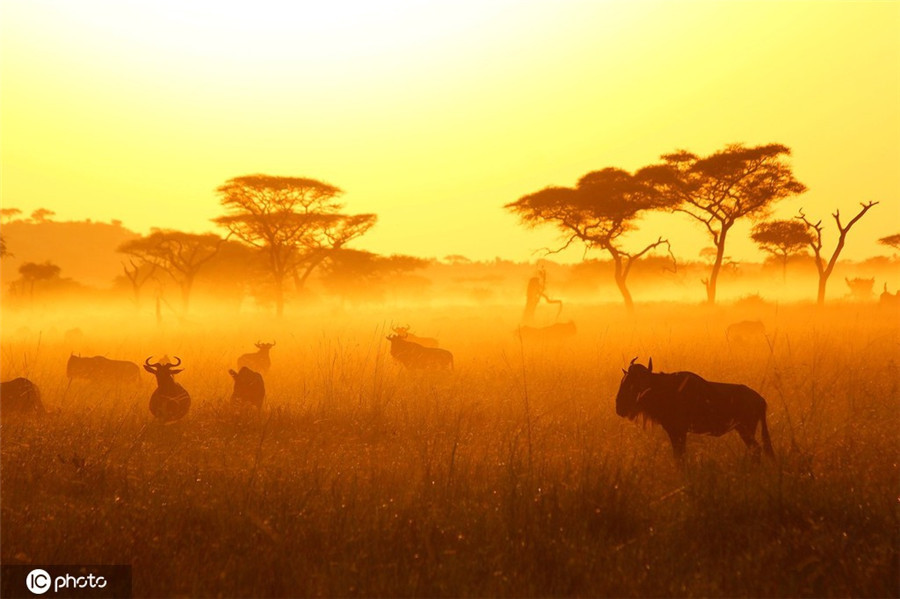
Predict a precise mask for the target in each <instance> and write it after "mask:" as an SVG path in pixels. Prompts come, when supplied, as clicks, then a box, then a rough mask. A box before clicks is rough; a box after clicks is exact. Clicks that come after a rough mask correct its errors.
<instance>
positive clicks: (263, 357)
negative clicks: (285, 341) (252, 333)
mask: <svg viewBox="0 0 900 599" xmlns="http://www.w3.org/2000/svg"><path fill="white" fill-rule="evenodd" d="M254 345H255V346H256V351H255V352H253V353H252V354H244V355H242V356H241V357H240V358H238V360H237V365H238V368H239V369H240V368H245V367H246V368H249V369H250V370H253V371H255V372H261V373H262V374H265V373H267V372H269V367H270V366H272V360H271V359H270V358H269V350H270V349H272V348H273V347H275V342H274V341H273V342H272V343H260V342H259V341H257V342H256V343H255V344H254Z"/></svg>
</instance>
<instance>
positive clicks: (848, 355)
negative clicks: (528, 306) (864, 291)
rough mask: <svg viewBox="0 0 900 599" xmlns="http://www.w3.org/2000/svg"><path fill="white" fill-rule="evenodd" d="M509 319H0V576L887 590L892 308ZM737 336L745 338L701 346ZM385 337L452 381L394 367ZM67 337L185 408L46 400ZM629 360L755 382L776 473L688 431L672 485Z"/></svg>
mask: <svg viewBox="0 0 900 599" xmlns="http://www.w3.org/2000/svg"><path fill="white" fill-rule="evenodd" d="M198 312H201V311H199V310H198ZM520 314H521V308H520V307H510V308H508V309H505V308H500V307H493V308H474V307H447V308H438V307H431V308H421V309H418V310H415V311H411V310H410V311H407V312H405V313H402V314H396V313H394V314H386V313H385V312H384V311H383V310H382V311H378V310H375V309H360V310H354V311H346V312H321V313H316V312H310V313H308V314H305V315H296V316H291V317H286V318H285V319H284V320H283V321H281V322H274V321H271V320H267V319H266V320H264V319H262V318H259V319H257V320H254V319H252V318H251V317H247V318H246V319H237V320H234V321H231V322H227V323H226V322H209V323H204V322H203V320H202V318H198V320H197V321H195V322H194V323H193V324H191V325H190V326H185V327H181V328H179V327H176V326H174V325H170V326H169V327H167V328H164V329H162V330H158V329H154V328H148V329H147V330H145V331H141V330H140V327H136V326H135V325H134V324H133V323H129V322H127V321H126V320H124V319H121V320H120V319H118V317H115V316H108V317H104V318H102V319H101V318H98V319H96V321H95V322H94V323H93V324H90V323H87V324H85V323H84V322H83V321H81V324H79V325H78V326H80V327H81V329H82V331H83V333H84V337H83V339H82V338H80V337H79V338H78V339H77V340H76V341H73V338H72V337H70V338H68V339H64V337H63V335H62V333H61V331H64V330H65V329H66V325H64V324H60V325H58V326H57V327H56V329H55V332H52V331H50V330H49V329H47V330H45V329H43V328H41V326H40V325H38V324H34V322H33V321H32V323H31V324H30V325H29V329H28V330H24V329H23V330H18V331H17V328H18V327H17V326H16V325H18V324H20V323H18V322H17V321H16V318H17V317H15V316H7V315H5V319H6V320H5V322H4V327H3V339H2V368H3V379H4V380H8V379H10V378H13V377H15V376H28V377H29V378H31V379H32V380H33V381H34V382H36V383H37V385H38V386H39V387H40V389H41V391H42V395H43V399H44V403H45V405H46V407H47V409H48V410H49V411H50V413H49V414H48V415H47V416H46V417H44V418H42V419H23V418H18V419H14V418H6V419H5V420H4V422H3V425H2V489H0V492H2V556H0V557H2V560H3V562H4V563H32V564H65V563H85V564H132V565H133V576H134V579H133V581H134V593H135V596H138V597H167V596H196V597H231V596H235V597H287V596H391V597H397V596H426V597H434V596H490V597H509V596H516V597H535V596H590V597H598V596H707V597H709V596H713V597H718V596H773V597H800V596H816V597H819V596H858V597H885V596H897V595H898V594H900V588H898V587H900V583H898V576H900V571H898V536H900V506H898V491H900V467H898V464H900V436H898V434H897V431H898V424H900V416H898V414H900V412H898V407H900V368H898V362H900V335H898V319H897V316H896V313H895V312H885V311H882V310H879V309H878V307H877V306H876V305H874V304H866V305H863V304H859V305H851V304H844V305H839V306H834V307H828V308H826V309H824V310H816V309H814V308H813V307H811V306H808V305H794V306H781V307H775V306H772V305H765V306H755V307H753V309H752V310H750V309H739V308H729V307H720V308H715V309H709V308H703V307H698V306H692V305H686V304H685V305H674V304H660V305H642V306H638V308H637V312H636V314H635V316H634V317H633V318H629V317H628V316H627V315H626V313H625V312H624V310H623V309H621V308H619V307H618V306H597V305H581V306H575V307H574V308H572V311H571V312H570V314H571V316H572V317H573V318H574V320H575V321H576V323H577V324H578V334H577V335H576V336H575V337H574V338H573V339H572V340H571V341H568V342H566V343H560V344H554V345H547V346H543V347H535V346H527V345H526V346H522V345H521V344H520V343H519V342H518V340H517V339H516V337H515V336H514V335H513V330H514V328H515V326H516V322H517V320H518V317H519V316H520ZM748 317H750V318H760V319H761V320H763V321H764V322H765V325H766V328H767V331H768V335H767V338H752V339H747V340H743V341H734V340H732V341H729V340H727V339H726V336H725V329H726V327H727V325H728V324H729V323H732V322H735V321H738V320H742V319H744V318H748ZM397 318H399V319H401V320H403V321H404V323H403V324H406V322H405V321H412V322H411V324H412V326H413V332H415V333H418V334H420V335H427V336H436V337H439V338H440V340H441V345H442V346H443V347H446V348H448V349H450V350H451V351H452V352H453V354H454V356H455V370H454V371H453V372H452V373H449V374H437V373H434V374H425V373H409V372H406V371H404V370H403V368H402V367H400V366H399V365H398V364H396V363H395V362H394V361H393V360H392V358H391V357H390V355H389V344H388V342H387V341H386V340H385V335H386V334H388V333H390V324H391V322H392V319H394V320H393V322H394V323H395V324H396V323H397V321H396V319H397ZM73 320H77V319H74V318H73ZM71 326H74V325H71ZM260 339H262V340H264V341H265V340H272V339H274V340H276V341H277V345H276V347H274V348H273V350H272V363H273V366H272V370H271V372H270V373H269V374H268V375H267V376H266V386H267V391H268V395H267V398H266V404H265V407H264V409H263V411H262V412H261V413H258V414H257V413H255V412H246V411H235V410H234V409H233V408H232V407H231V406H230V405H229V400H228V398H229V395H230V392H231V379H230V377H229V376H228V374H227V372H226V369H227V368H229V367H234V362H235V359H236V357H237V356H238V355H239V354H241V353H244V352H247V351H250V350H252V349H253V348H252V343H253V342H254V341H257V340H260ZM76 342H77V343H78V344H79V351H82V352H83V354H84V355H94V354H102V355H106V356H107V357H110V358H118V359H129V360H132V361H135V362H142V361H143V360H144V358H146V357H147V356H149V355H154V356H155V358H156V359H158V358H159V357H160V356H162V355H163V354H167V355H169V356H179V357H180V358H182V360H183V367H184V368H185V370H184V372H183V373H182V374H180V375H178V377H177V379H176V380H178V381H179V382H180V383H181V384H183V385H184V386H185V387H186V388H187V389H188V390H189V391H190V393H191V395H192V398H193V404H192V407H191V411H190V413H189V414H188V416H187V417H186V418H185V419H184V420H182V421H179V422H177V423H175V424H172V425H168V426H164V425H160V424H158V423H156V422H154V421H153V419H152V417H151V416H150V414H149V411H148V408H147V404H148V399H149V395H150V393H151V391H152V389H153V388H154V385H153V382H152V377H151V376H150V375H149V374H147V373H144V372H143V371H142V377H143V380H142V384H141V386H140V387H138V388H105V389H97V388H92V387H90V386H87V385H85V384H84V383H81V382H78V381H76V382H75V383H73V384H72V386H71V388H69V389H68V390H67V389H66V385H67V379H66V377H65V362H66V359H67V358H68V356H69V353H70V351H72V350H73V349H74V348H73V347H72V345H73V343H76ZM635 356H638V357H639V360H640V361H641V362H642V363H646V359H647V357H648V356H652V357H653V360H654V367H655V369H656V370H661V371H676V370H691V371H694V372H697V373H698V374H700V375H702V376H704V377H706V378H708V379H712V380H722V381H729V382H737V383H744V384H747V385H749V386H751V387H753V388H754V389H756V390H757V391H759V392H760V393H761V394H762V395H763V396H764V397H765V398H766V399H767V401H768V405H769V412H768V418H769V428H770V431H771V434H772V440H773V444H774V446H775V452H776V457H775V459H774V460H765V459H763V461H762V463H760V464H755V463H754V462H753V460H752V459H750V457H749V456H748V455H747V452H746V450H745V448H744V445H743V444H742V442H741V441H740V438H739V437H738V435H737V434H735V433H730V434H728V435H726V436H724V437H721V438H708V437H699V436H689V437H688V457H687V460H686V462H685V464H684V465H683V466H682V467H679V466H678V464H676V462H675V461H674V460H673V458H672V454H671V448H670V445H669V442H668V439H667V438H666V435H665V433H664V432H663V431H662V429H660V428H659V427H654V426H650V425H647V426H642V424H641V423H640V422H637V423H636V422H631V421H628V420H625V419H622V418H619V417H618V416H616V413H615V405H614V403H615V402H614V400H615V395H616V391H617V389H618V384H619V381H620V379H621V376H622V370H621V369H622V368H624V367H626V366H627V364H628V362H629V361H630V360H631V358H633V357H635Z"/></svg>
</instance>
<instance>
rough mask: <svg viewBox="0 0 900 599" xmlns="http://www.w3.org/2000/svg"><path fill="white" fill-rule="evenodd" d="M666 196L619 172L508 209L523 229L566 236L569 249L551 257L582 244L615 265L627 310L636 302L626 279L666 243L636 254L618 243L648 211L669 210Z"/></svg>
mask: <svg viewBox="0 0 900 599" xmlns="http://www.w3.org/2000/svg"><path fill="white" fill-rule="evenodd" d="M669 202H670V201H669V200H668V198H667V196H665V195H663V194H661V193H659V192H658V191H657V190H656V189H655V188H654V187H652V186H650V185H648V184H647V183H646V182H645V181H644V180H643V179H641V178H639V177H636V176H633V175H632V174H631V173H629V172H628V171H625V170H622V169H618V168H606V169H603V170H599V171H593V172H590V173H588V174H586V175H584V176H583V177H582V178H581V179H580V180H579V181H578V183H577V185H576V186H575V187H574V188H570V187H547V188H545V189H542V190H541V191H538V192H535V193H532V194H529V195H526V196H523V197H521V198H519V199H518V200H516V201H515V202H511V203H509V204H506V206H505V208H506V209H507V210H510V211H511V212H513V213H515V214H517V215H518V216H519V218H520V219H521V221H522V223H523V224H525V225H527V226H529V227H535V226H538V225H544V224H550V225H553V226H555V227H556V228H557V229H559V230H560V231H562V232H563V233H564V234H565V243H564V244H563V245H562V246H561V247H560V248H557V249H555V250H550V249H547V250H546V252H547V254H552V253H557V252H560V251H562V250H564V249H565V248H568V247H569V246H570V245H571V244H572V243H573V242H575V241H576V240H577V241H580V242H581V243H583V244H584V246H585V250H586V251H587V250H590V249H594V248H600V249H603V250H606V251H607V252H608V253H609V255H610V256H611V257H612V260H613V263H614V265H615V280H616V285H617V286H618V288H619V291H620V292H621V294H622V299H623V300H624V302H625V305H626V306H627V307H628V309H629V310H631V309H633V307H634V302H633V300H632V297H631V293H630V292H629V291H628V286H627V278H628V273H629V271H630V270H631V267H632V265H633V264H634V262H635V261H636V260H638V259H639V258H640V257H641V256H643V255H644V254H646V253H647V252H649V251H650V250H652V249H653V248H656V247H658V246H660V245H663V244H665V245H666V246H668V243H669V242H668V241H667V240H665V239H663V238H662V237H660V238H659V239H658V240H657V241H655V242H653V243H651V244H648V245H647V246H645V247H644V248H643V249H641V250H639V251H637V252H628V251H626V250H625V249H623V247H622V245H621V242H620V237H621V236H622V235H623V234H624V233H626V232H628V231H630V230H632V229H634V228H635V225H634V221H635V220H636V219H637V217H638V215H639V214H640V213H641V212H643V211H646V210H653V209H657V208H662V207H665V206H667V205H668V204H669Z"/></svg>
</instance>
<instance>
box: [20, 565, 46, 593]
mask: <svg viewBox="0 0 900 599" xmlns="http://www.w3.org/2000/svg"><path fill="white" fill-rule="evenodd" d="M25 586H27V587H28V590H29V591H31V592H32V593H34V594H35V595H43V594H44V593H46V592H47V591H49V590H50V574H49V573H47V571H46V570H41V569H40V568H35V569H34V570H32V571H31V572H29V573H28V576H27V577H26V578H25Z"/></svg>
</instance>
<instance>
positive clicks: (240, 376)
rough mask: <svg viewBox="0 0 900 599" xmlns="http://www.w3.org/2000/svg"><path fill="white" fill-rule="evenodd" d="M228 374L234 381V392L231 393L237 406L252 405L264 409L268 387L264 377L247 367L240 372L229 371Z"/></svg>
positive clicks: (232, 399)
mask: <svg viewBox="0 0 900 599" xmlns="http://www.w3.org/2000/svg"><path fill="white" fill-rule="evenodd" d="M228 374H230V375H231V378H233V379H234V390H233V391H232V393H231V401H232V402H234V403H236V404H250V405H251V406H253V407H255V408H256V409H258V410H259V409H262V404H263V399H265V397H266V385H265V383H264V382H263V377H262V375H261V374H259V373H258V372H254V371H252V370H250V369H249V368H247V367H246V366H243V367H241V370H240V371H239V372H235V371H234V370H229V371H228Z"/></svg>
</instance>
